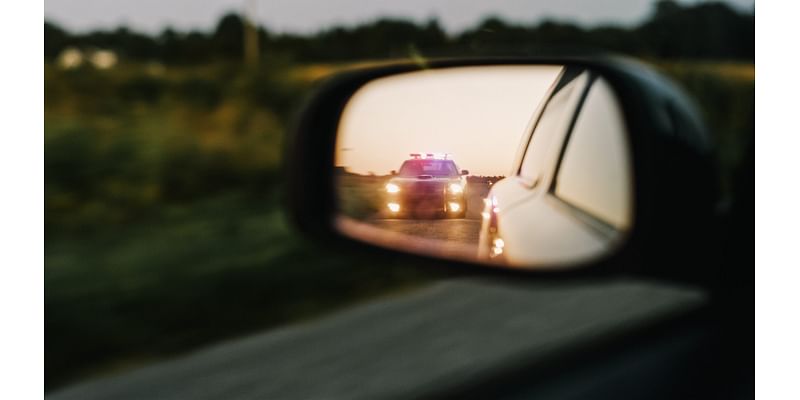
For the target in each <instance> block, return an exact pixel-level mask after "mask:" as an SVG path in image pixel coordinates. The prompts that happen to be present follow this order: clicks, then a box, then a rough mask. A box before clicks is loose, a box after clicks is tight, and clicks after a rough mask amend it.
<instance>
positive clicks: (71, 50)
mask: <svg viewBox="0 0 800 400" xmlns="http://www.w3.org/2000/svg"><path fill="white" fill-rule="evenodd" d="M56 64H58V66H59V67H61V68H62V69H75V68H78V67H80V66H81V65H82V64H83V53H82V52H81V51H80V50H78V49H77V48H75V47H67V48H66V49H64V50H62V51H61V54H59V55H58V58H56Z"/></svg>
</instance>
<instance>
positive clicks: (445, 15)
mask: <svg viewBox="0 0 800 400" xmlns="http://www.w3.org/2000/svg"><path fill="white" fill-rule="evenodd" d="M248 1H252V2H253V3H255V4H256V12H255V15H256V16H257V19H258V21H259V23H261V24H263V25H264V26H266V27H267V28H268V29H270V30H272V31H278V32H297V33H308V32H315V31H317V30H320V29H324V28H327V27H330V26H335V25H354V24H358V23H361V22H367V21H372V20H375V19H377V18H379V17H401V18H409V19H412V20H415V21H425V20H427V19H429V18H434V17H435V18H438V20H439V22H440V23H441V24H442V26H443V27H444V28H445V29H447V30H448V31H449V32H459V31H461V30H464V29H466V28H469V27H471V26H473V25H475V24H476V23H477V22H478V21H480V20H482V19H483V18H485V17H487V16H490V15H496V16H499V17H502V18H503V19H506V20H508V21H511V22H520V23H535V22H539V21H541V20H542V19H544V18H553V19H557V20H565V21H573V22H577V23H580V24H582V25H584V26H593V25H598V24H605V23H613V24H618V25H631V24H636V23H638V22H640V21H641V20H642V19H644V18H645V17H647V15H648V14H649V13H650V11H651V9H652V4H653V3H654V2H655V0H558V1H552V0H492V1H485V0H402V1H398V0H369V1H365V0H204V1H203V0H136V1H131V0H46V1H45V18H46V19H47V20H50V21H53V22H56V23H58V24H60V25H62V26H64V27H65V28H67V29H70V30H73V31H77V32H84V31H89V30H93V29H108V28H116V27H118V26H121V25H126V26H128V27H130V28H132V29H135V30H139V31H144V32H149V33H158V32H160V31H161V30H163V29H164V28H165V27H167V26H172V27H174V28H177V29H180V30H188V29H200V30H208V29H210V28H212V27H213V26H214V25H215V24H216V22H217V21H218V20H219V17H220V16H221V15H223V14H225V13H227V12H230V11H237V12H238V11H240V10H242V9H243V8H244V6H245V4H246V3H247V2H248ZM698 2H700V0H683V1H681V3H683V4H694V3H698ZM724 2H725V3H728V4H731V5H733V6H734V7H737V8H739V9H741V10H744V11H752V10H753V4H754V0H724Z"/></svg>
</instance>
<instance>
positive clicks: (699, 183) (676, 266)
mask: <svg viewBox="0 0 800 400" xmlns="http://www.w3.org/2000/svg"><path fill="white" fill-rule="evenodd" d="M553 64H559V65H577V66H583V67H586V68H590V69H591V70H592V71H594V72H596V73H597V74H599V75H600V76H602V77H603V78H604V79H605V80H607V81H608V82H609V83H610V84H611V85H612V87H613V89H614V91H615V92H616V94H617V96H618V97H619V100H620V102H621V104H622V107H623V109H624V117H625V123H626V125H627V126H628V129H629V131H630V132H631V133H630V137H629V142H630V146H631V151H632V160H633V166H634V174H633V179H634V181H635V186H634V187H635V193H634V195H635V199H636V207H635V221H636V222H635V225H634V226H633V229H632V231H631V234H630V238H629V240H628V241H627V242H626V244H625V245H624V246H623V247H622V248H620V249H618V251H616V252H615V253H614V254H613V255H609V256H608V257H606V258H603V259H601V260H597V261H596V262H593V263H592V264H591V265H586V266H585V268H581V269H571V270H569V271H552V270H546V271H542V270H513V269H512V270H504V269H492V268H488V269H487V268H481V270H482V271H485V272H487V273H510V274H530V275H533V276H541V277H544V276H547V277H573V276H576V275H577V276H584V275H592V276H595V275H608V274H618V273H626V274H634V275H637V276H644V277H656V278H666V279H673V280H680V281H692V282H695V281H705V280H706V275H708V274H711V273H713V271H710V268H709V267H708V265H704V260H697V259H694V260H693V261H692V262H691V263H690V262H687V258H686V257H687V256H686V255H687V254H696V253H698V251H700V250H703V249H706V250H707V247H708V246H714V243H713V241H709V237H712V236H713V235H712V234H711V232H712V229H713V223H714V215H715V207H716V205H717V202H718V196H719V191H718V188H719V178H718V174H717V171H716V167H715V166H716V163H715V156H714V152H713V150H714V147H713V145H712V143H711V140H710V137H709V135H708V133H707V132H706V129H705V127H704V124H703V122H702V120H701V118H700V117H699V113H698V112H697V111H696V109H695V107H694V106H693V104H692V102H691V101H690V100H689V99H688V98H687V97H686V96H685V95H684V94H683V93H682V92H681V91H680V89H678V88H677V87H676V86H675V85H674V84H672V83H671V82H670V81H668V80H667V79H665V78H663V77H662V76H660V75H658V74H657V73H656V72H654V71H653V70H651V69H650V68H649V67H646V66H644V65H642V64H639V63H636V62H633V61H630V60H623V59H619V58H612V57H592V58H584V57H554V58H548V57H541V58H524V59H449V60H434V61H429V62H427V63H426V64H425V65H424V66H423V65H418V64H412V63H407V64H403V63H401V64H393V65H388V66H382V67H376V68H366V69H358V70H353V71H350V72H346V73H343V74H340V75H338V76H335V77H333V78H332V79H330V80H329V81H327V82H326V83H325V84H324V85H323V86H322V87H321V88H320V89H319V90H318V92H317V93H316V95H315V96H314V97H312V98H311V100H310V101H309V102H308V103H307V104H306V106H305V108H304V110H303V112H302V114H301V115H300V119H299V120H298V121H297V124H296V127H295V129H294V130H293V132H292V133H291V135H290V137H289V140H288V141H287V146H288V148H287V153H286V154H287V157H286V158H285V167H286V170H287V173H288V176H289V181H288V200H289V201H288V208H289V212H290V214H291V217H292V219H293V221H294V223H295V225H296V226H297V227H298V228H299V229H300V230H301V231H302V232H303V233H305V234H306V235H308V236H311V237H312V238H316V239H318V240H321V241H325V242H328V243H336V244H340V245H342V246H346V247H347V248H351V249H355V250H367V249H371V250H373V251H379V252H385V253H387V254H391V255H395V256H396V255H406V256H408V257H411V258H415V257H416V258H422V259H430V258H431V257H428V256H420V255H418V254H408V253H406V252H402V251H397V250H394V249H387V248H381V247H380V246H375V245H373V244H367V243H364V242H363V241H358V240H354V239H352V238H350V237H347V236H345V235H343V234H342V233H341V231H340V230H339V229H338V228H337V226H336V217H335V216H336V213H337V209H338V204H337V199H336V196H335V194H334V191H335V188H334V184H333V181H334V176H333V175H334V172H333V168H332V166H333V165H334V162H333V158H334V146H335V143H336V135H337V126H338V124H339V121H340V117H341V114H342V111H343V110H344V108H345V105H346V104H347V102H348V100H349V99H350V98H351V96H352V95H353V94H354V93H355V92H356V91H357V90H358V89H359V88H361V87H362V86H363V85H365V84H367V83H368V82H371V81H373V80H375V79H377V78H381V77H386V76H390V75H395V74H400V73H407V72H413V71H420V70H422V69H426V68H427V69H438V68H451V67H460V66H489V65H553ZM461 174H462V175H467V174H468V171H467V170H462V171H461ZM706 253H708V252H706ZM440 261H445V262H442V263H441V264H442V265H447V266H452V267H456V268H464V267H480V265H479V264H475V263H470V262H464V261H458V260H440Z"/></svg>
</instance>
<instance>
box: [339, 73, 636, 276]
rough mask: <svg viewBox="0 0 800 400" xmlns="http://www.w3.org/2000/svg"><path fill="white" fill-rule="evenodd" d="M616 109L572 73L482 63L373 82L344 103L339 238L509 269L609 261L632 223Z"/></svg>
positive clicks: (604, 89)
mask: <svg viewBox="0 0 800 400" xmlns="http://www.w3.org/2000/svg"><path fill="white" fill-rule="evenodd" d="M627 140H628V133H627V131H626V127H625V123H624V118H623V114H622V109H621V108H620V104H619V102H618V100H617V98H616V97H615V94H614V92H613V88H612V87H611V86H610V85H609V84H608V82H606V81H605V80H604V79H603V78H602V77H600V76H598V75H597V74H594V73H592V72H591V71H587V70H585V69H582V68H576V67H570V66H480V67H453V68H445V69H434V70H424V71H418V72H409V73H405V74H399V75H393V76H388V77H384V78H379V79H376V80H374V81H372V82H369V83H368V84H366V85H365V86H363V87H362V88H361V89H359V90H358V91H357V92H356V93H355V94H354V95H353V97H352V98H351V99H350V101H349V102H348V104H347V105H346V107H345V109H344V111H343V114H342V117H341V120H340V123H339V130H338V133H337V143H336V149H335V161H334V162H335V166H334V167H335V175H334V176H335V178H334V179H335V182H334V184H335V185H334V186H335V188H336V195H337V202H338V210H339V213H340V214H339V217H338V218H337V220H336V223H337V227H338V229H339V230H340V231H342V232H343V233H344V234H346V235H348V236H351V237H354V238H357V239H359V240H362V241H366V242H370V243H373V244H377V245H381V246H384V247H388V248H393V249H398V250H403V251H408V252H413V253H420V254H426V255H434V256H439V257H445V258H454V259H461V260H467V261H479V262H482V263H487V264H494V265H503V266H510V267H516V268H559V267H568V266H571V265H575V264H577V263H581V262H586V261H590V260H592V259H595V258H598V257H602V256H604V255H607V254H609V253H611V252H612V251H614V250H615V249H616V248H617V247H618V246H619V245H620V244H622V243H623V242H624V240H625V237H626V235H627V233H628V232H629V231H630V229H631V227H632V226H633V221H632V218H633V190H632V171H631V168H632V167H631V161H630V154H629V153H630V149H629V146H628V142H627Z"/></svg>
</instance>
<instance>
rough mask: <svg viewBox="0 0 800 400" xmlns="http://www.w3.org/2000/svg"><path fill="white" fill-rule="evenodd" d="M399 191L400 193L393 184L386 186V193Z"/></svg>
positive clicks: (398, 187) (398, 188) (397, 187)
mask: <svg viewBox="0 0 800 400" xmlns="http://www.w3.org/2000/svg"><path fill="white" fill-rule="evenodd" d="M399 191H400V186H397V185H395V184H394V183H387V184H386V193H397V192H399Z"/></svg>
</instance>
